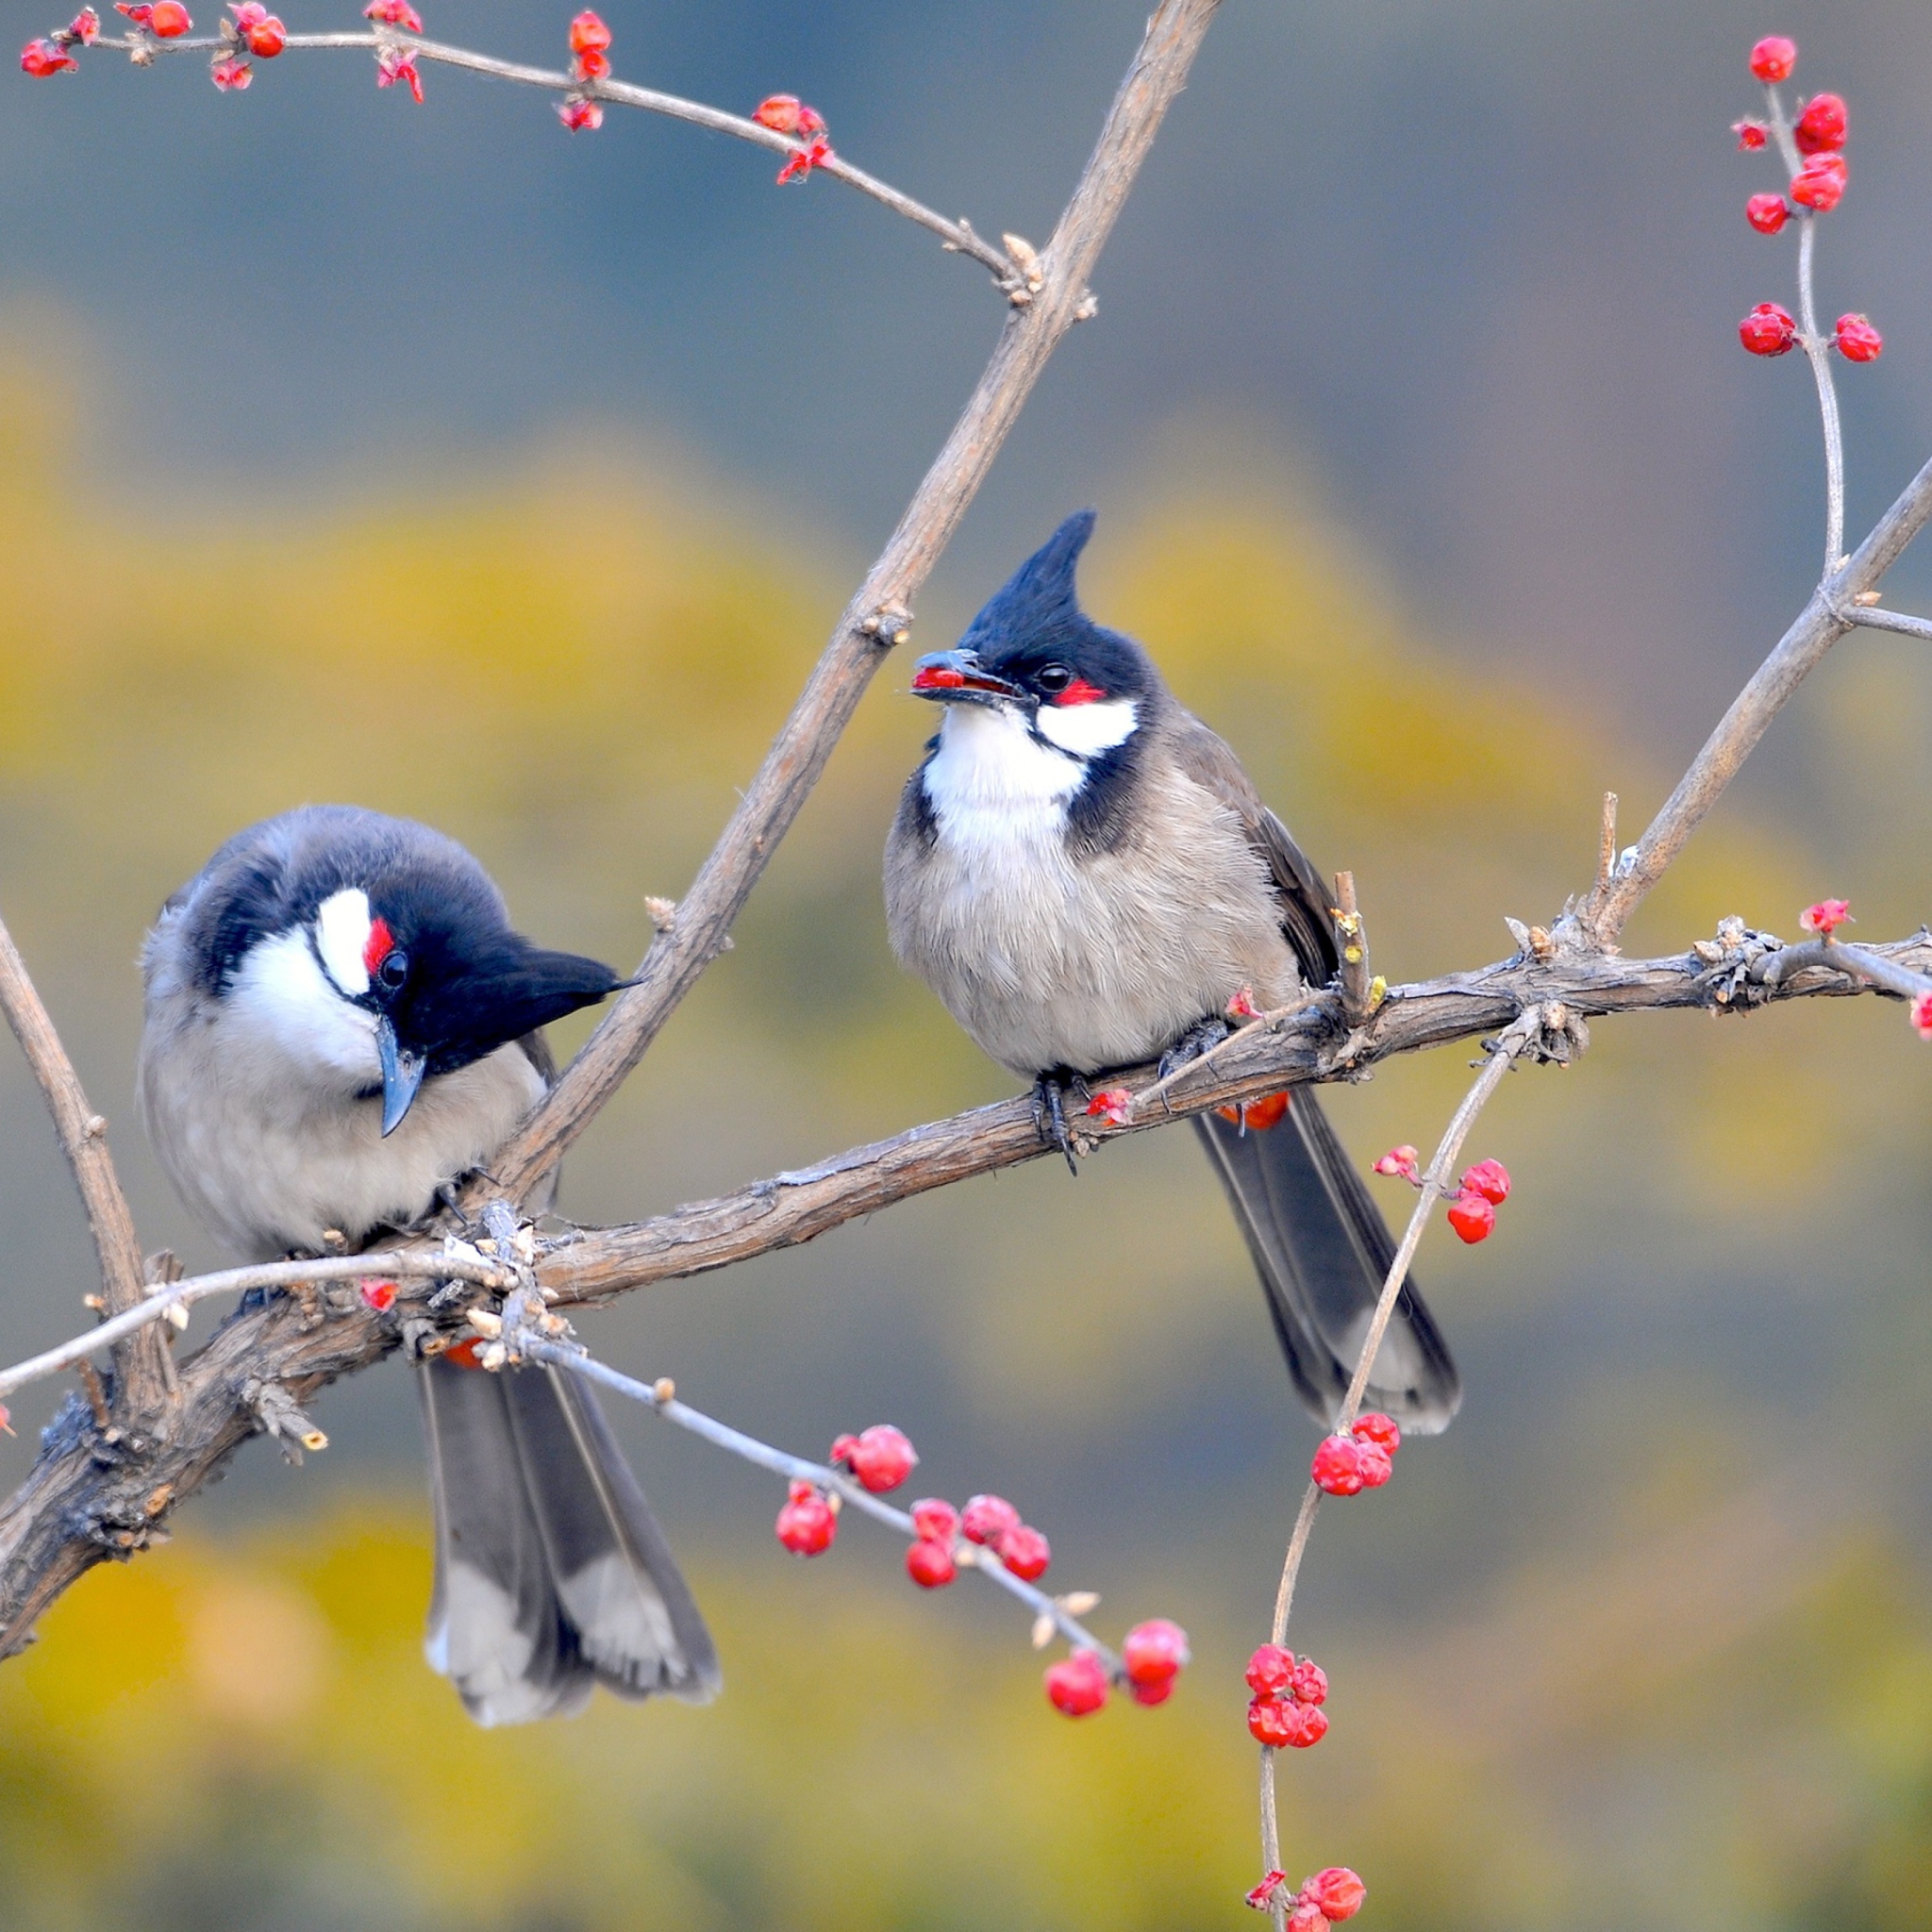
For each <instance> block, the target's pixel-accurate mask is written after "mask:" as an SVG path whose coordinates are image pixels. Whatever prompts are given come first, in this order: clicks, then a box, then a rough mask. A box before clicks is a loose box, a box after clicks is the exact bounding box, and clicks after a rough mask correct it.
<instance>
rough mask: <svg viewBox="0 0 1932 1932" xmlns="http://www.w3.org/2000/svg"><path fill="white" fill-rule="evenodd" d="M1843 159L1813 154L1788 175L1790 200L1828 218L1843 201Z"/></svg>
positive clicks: (1844, 170)
mask: <svg viewBox="0 0 1932 1932" xmlns="http://www.w3.org/2000/svg"><path fill="white" fill-rule="evenodd" d="M1845 180H1846V169H1845V158H1844V156H1842V155H1832V154H1824V155H1813V156H1812V157H1811V158H1810V159H1809V160H1807V162H1806V163H1805V165H1804V166H1803V167H1802V168H1800V169H1799V170H1798V172H1797V173H1796V174H1795V175H1792V176H1791V199H1792V200H1793V201H1795V202H1796V203H1797V204H1798V205H1799V206H1800V207H1801V208H1811V209H1814V210H1815V211H1816V212H1817V213H1819V214H1821V215H1828V214H1829V213H1830V212H1831V211H1832V209H1833V208H1836V207H1837V206H1838V205H1839V203H1840V202H1841V201H1842V200H1843V199H1844V198H1845Z"/></svg>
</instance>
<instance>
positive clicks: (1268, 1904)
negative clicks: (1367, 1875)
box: [1248, 1865, 1369, 1932]
mask: <svg viewBox="0 0 1932 1932" xmlns="http://www.w3.org/2000/svg"><path fill="white" fill-rule="evenodd" d="M1368 1895H1369V1888H1368V1887H1367V1886H1366V1885H1364V1884H1363V1883H1362V1882H1361V1880H1360V1879H1359V1878H1357V1876H1356V1875H1355V1874H1354V1873H1353V1872H1351V1871H1350V1870H1349V1869H1348V1867H1347V1866H1346V1865H1330V1866H1328V1867H1327V1868H1326V1869H1325V1870H1324V1871H1321V1872H1317V1873H1316V1874H1315V1875H1314V1876H1313V1877H1312V1878H1305V1879H1303V1880H1302V1882H1301V1886H1300V1888H1299V1890H1294V1891H1291V1890H1289V1885H1288V1874H1287V1873H1286V1872H1271V1873H1269V1874H1268V1875H1267V1876H1266V1877H1265V1878H1263V1879H1262V1881H1261V1882H1260V1884H1259V1885H1257V1886H1256V1888H1255V1889H1254V1890H1253V1891H1251V1892H1249V1894H1248V1903H1249V1904H1250V1905H1251V1906H1253V1907H1254V1908H1255V1909H1256V1910H1257V1912H1272V1911H1274V1909H1275V1908H1276V1907H1282V1908H1283V1909H1285V1910H1286V1911H1287V1913H1288V1924H1289V1928H1290V1932H1322V1927H1324V1925H1331V1924H1340V1923H1341V1921H1342V1920H1343V1919H1352V1918H1354V1917H1355V1915H1356V1914H1357V1912H1358V1911H1360V1910H1361V1908H1362V1901H1363V1900H1364V1899H1365V1898H1367V1897H1368Z"/></svg>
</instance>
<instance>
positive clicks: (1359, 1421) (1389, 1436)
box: [1349, 1408, 1402, 1456]
mask: <svg viewBox="0 0 1932 1932" xmlns="http://www.w3.org/2000/svg"><path fill="white" fill-rule="evenodd" d="M1349 1434H1350V1435H1352V1436H1353V1437H1354V1438H1355V1439H1356V1441H1357V1442H1379V1443H1380V1444H1381V1445H1382V1447H1383V1448H1384V1449H1386V1450H1388V1452H1389V1453H1390V1455H1391V1456H1393V1455H1394V1454H1395V1452H1396V1451H1397V1450H1398V1449H1400V1448H1401V1447H1402V1429H1401V1427H1400V1425H1399V1424H1397V1422H1396V1420H1395V1418H1394V1417H1393V1416H1392V1415H1384V1414H1383V1413H1382V1411H1381V1410H1380V1409H1379V1408H1372V1409H1370V1410H1369V1411H1368V1412H1367V1413H1366V1414H1363V1415H1358V1416H1357V1417H1356V1419H1355V1427H1354V1428H1352V1429H1351V1430H1350V1431H1349Z"/></svg>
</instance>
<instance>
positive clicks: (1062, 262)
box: [494, 0, 1219, 1200]
mask: <svg viewBox="0 0 1932 1932" xmlns="http://www.w3.org/2000/svg"><path fill="white" fill-rule="evenodd" d="M1218 6H1219V0H1161V4H1160V5H1159V6H1158V8H1156V9H1155V12H1154V15H1153V17H1152V18H1151V19H1150V20H1149V21H1148V23H1147V31H1146V36H1145V38H1144V39H1143V40H1142V42H1141V46H1140V48H1139V50H1138V51H1137V53H1136V54H1135V56H1134V60H1133V64H1132V65H1131V66H1130V67H1129V68H1128V69H1127V73H1126V77H1125V78H1124V80H1123V81H1122V83H1121V87H1120V92H1118V93H1117V94H1116V95H1115V97H1114V101H1113V106H1112V107H1111V108H1110V109H1109V110H1108V117H1107V121H1106V125H1104V126H1103V127H1102V129H1101V132H1100V139H1099V141H1098V142H1097V143H1096V144H1095V146H1094V149H1093V153H1092V155H1091V158H1089V160H1088V163H1087V166H1086V169H1085V171H1084V172H1083V173H1082V175H1081V176H1080V181H1079V185H1078V186H1077V187H1076V188H1075V189H1074V195H1073V199H1072V200H1071V201H1069V202H1068V204H1067V207H1066V211H1065V212H1064V213H1063V214H1062V215H1061V216H1060V219H1059V222H1058V225H1057V226H1056V227H1055V229H1054V232H1053V238H1052V240H1051V241H1050V242H1048V243H1047V245H1046V247H1045V249H1044V250H1043V251H1042V252H1041V257H1040V265H1039V275H1040V280H1041V287H1040V290H1039V292H1038V293H1037V294H1036V295H1035V296H1034V298H1033V300H1032V302H1031V303H1030V304H1028V305H1027V306H1026V307H1025V308H1018V309H1015V310H1014V311H1013V313H1012V314H1011V315H1010V316H1009V317H1008V322H1007V325H1006V327H1005V329H1004V330H1003V331H1002V332H1001V335H1000V340H999V343H998V346H997V347H996V348H995V349H994V350H993V354H992V359H991V362H990V363H988V365H987V368H986V373H985V374H984V375H982V376H981V377H980V379H979V385H978V387H977V388H976V389H975V390H974V393H973V396H972V399H971V400H970V401H969V402H968V403H967V405H966V408H965V411H964V413H963V414H962V415H961V416H960V418H959V420H958V423H957V424H956V425H954V428H953V433H952V434H951V436H949V437H948V438H947V439H946V443H945V447H944V448H943V449H941V452H940V454H939V456H938V458H936V459H935V460H934V462H933V465H932V467H931V469H929V470H928V471H927V472H926V474H925V477H924V481H923V482H922V483H921V484H920V486H919V489H918V491H917V492H916V493H915V494H914V496H913V498H912V501H911V503H910V504H909V505H908V507H907V509H906V513H905V515H904V516H903V517H902V518H901V519H900V521H899V526H898V528H897V529H896V530H894V531H893V533H892V536H891V541H889V542H888V543H887V545H886V548H885V551H884V554H883V555H882V556H881V557H880V558H879V559H878V561H877V562H876V563H875V564H874V565H873V567H872V570H871V571H870V572H869V573H868V574H867V576H866V579H865V582H864V583H863V584H861V585H860V586H859V589H858V594H857V595H856V596H855V597H854V598H853V600H852V602H851V603H850V604H849V605H848V606H847V607H846V609H845V612H844V614H843V616H842V617H841V619H840V621H839V625H838V628H837V629H836V630H835V631H834V632H833V634H832V639H831V641H830V643H829V644H827V645H826V647H825V651H824V656H823V657H822V658H820V659H819V661H818V664H817V666H816V668H815V669H814V670H813V672H812V674H811V676H810V678H809V680H808V682H807V684H806V687H805V691H804V692H803V693H802V694H801V696H800V697H799V699H798V702H797V704H796V705H795V706H794V707H793V708H792V711H791V717H790V718H788V719H787V720H786V722H785V724H784V727H783V729H781V730H780V732H779V733H778V736H777V739H776V741H774V744H773V746H772V748H771V750H770V751H769V752H767V753H766V755H765V760H764V762H763V764H761V765H760V766H759V767H758V775H757V776H756V777H754V778H753V780H752V782H751V784H750V786H749V787H748V788H747V789H746V791H745V793H744V797H743V799H742V801H741V804H740V805H739V808H738V809H737V811H736V812H735V813H733V815H732V818H731V822H730V824H727V825H726V826H725V828H724V834H723V836H722V837H721V838H720V839H719V841H718V843H717V845H716V846H715V847H714V848H713V849H712V852H711V855H710V857H709V858H707V859H706V861H705V863H704V866H703V867H702V869H701V870H700V871H699V873H698V875H697V877H696V878H695V879H693V880H692V882H691V890H690V891H688V892H687V893H686V894H685V895H684V897H683V898H682V899H681V900H680V901H679V902H678V908H677V918H676V921H675V924H674V925H673V926H672V928H671V929H670V930H669V931H660V932H659V933H658V936H657V938H656V940H655V941H654V942H653V943H652V945H651V948H650V950H649V951H648V952H647V953H646V954H645V955H644V959H643V964H642V966H641V968H640V969H639V973H638V978H637V984H636V985H635V986H634V987H633V988H632V989H631V991H628V992H625V993H624V994H622V995H620V997H619V998H618V1000H617V1002H616V1004H615V1005H614V1006H613V1007H612V1008H611V1010H610V1011H609V1013H608V1015H607V1016H606V1017H605V1019H604V1021H603V1023H602V1024H600V1025H599V1026H598V1028H597V1030H596V1032H595V1033H594V1034H592V1035H591V1039H590V1041H589V1042H588V1043H587V1044H586V1045H585V1047H584V1049H583V1051H582V1052H581V1053H580V1054H578V1055H577V1057H576V1058H575V1060H573V1061H572V1062H571V1064H570V1066H569V1067H568V1068H567V1069H566V1070H565V1072H564V1074H563V1077H562V1078H561V1079H560V1080H559V1081H558V1083H557V1086H556V1087H555V1088H554V1089H553V1090H552V1091H551V1093H550V1095H549V1097H548V1098H547V1099H546V1100H544V1101H543V1102H542V1103H541V1105H540V1106H539V1107H538V1108H537V1109H536V1111H535V1112H534V1113H532V1114H531V1116H530V1117H529V1118H528V1119H527V1120H526V1121H525V1123H524V1124H523V1125H522V1126H521V1127H520V1128H519V1129H518V1131H517V1133H516V1134H515V1135H514V1136H513V1137H512V1139H511V1140H510V1142H509V1144H508V1146H507V1147H506V1148H505V1149H504V1150H503V1152H502V1153H501V1154H500V1155H499V1156H498V1157H497V1158H496V1161H495V1163H494V1165H495V1170H496V1174H497V1175H498V1177H499V1182H500V1185H501V1186H502V1187H503V1188H504V1189H505V1190H506V1191H508V1193H509V1194H510V1195H511V1196H512V1197H513V1198H515V1199H518V1200H522V1199H524V1198H525V1197H526V1196H527V1195H528V1193H529V1191H530V1190H531V1189H532V1187H533V1186H534V1185H535V1184H536V1183H537V1181H538V1180H540V1179H541V1177H542V1175H544V1174H547V1173H548V1172H549V1171H550V1169H551V1168H552V1167H553V1166H554V1165H555V1164H556V1162H557V1159H558V1157H559V1156H560V1155H561V1154H562V1153H563V1152H564V1151H565V1149H566V1148H568V1147H569V1146H570V1144H571V1142H572V1141H575V1139H576V1137H577V1136H578V1135H579V1134H580V1133H582V1132H583V1130H584V1128H585V1127H586V1126H587V1125H589V1124H590V1123H591V1120H592V1119H594V1118H595V1116H596V1114H597V1112H598V1111H599V1109H600V1108H602V1107H603V1106H604V1104H605V1102H606V1101H608V1099H609V1098H610V1096H611V1095H612V1094H613V1093H614V1092H615V1091H617V1089H618V1087H619V1086H620V1085H621V1084H622V1083H623V1081H624V1079H625V1076H626V1075H627V1074H629V1073H630V1071H631V1069H632V1068H633V1067H635V1066H636V1065H637V1063H638V1061H639V1060H640V1059H641V1058H643V1055H644V1053H645V1051H646V1049H647V1048H648V1047H649V1046H650V1044H651V1042H652V1041H653V1040H655V1039H656V1038H657V1036H658V1030H659V1029H660V1028H661V1027H662V1026H663V1024H664V1023H665V1021H666V1020H668V1019H669V1018H670V1016H671V1014H672V1013H673V1012H674V1011H675V1008H677V1005H678V1003H679V1002H680V1001H681V1000H682V999H683V998H684V996H685V995H686V994H687V993H688V992H689V991H691V988H692V986H693V985H695V984H696V982H697V979H698V976H699V974H702V973H703V972H704V970H705V968H706V967H707V966H708V965H709V964H710V962H711V961H712V960H713V959H714V958H716V957H717V956H718V954H719V953H720V952H721V951H722V950H723V948H724V941H725V938H726V935H727V934H728V932H729V929H730V926H731V923H732V921H733V920H735V919H736V918H737V916H738V913H739V909H740V908H741V907H742V906H743V904H744V901H745V898H746V896H747V895H748V894H749V892H750V891H751V889H752V887H753V886H754V885H755V884H756V883H757V882H758V877H759V875H760V874H762V873H763V871H764V869H765V866H766V864H767V863H768V862H769V861H770V859H771V857H772V854H773V853H774V851H775V850H776V849H777V846H778V842H779V841H780V840H781V839H783V837H784V836H785V834H786V832H787V831H789V830H790V829H791V824H792V821H793V820H794V819H796V818H797V816H798V813H799V811H800V809H801V808H803V806H804V804H805V801H806V799H807V798H808V796H809V794H810V792H811V790H812V787H813V786H814V785H816V784H817V783H818V780H819V776H820V774H822V773H823V772H824V768H825V765H826V762H827V761H828V760H829V758H831V755H832V751H833V749H834V747H835V746H836V745H837V743H838V741H839V738H840V736H841V733H842V732H843V731H844V729H845V726H846V724H848V723H849V722H850V720H851V718H852V714H853V712H854V711H855V710H856V709H857V708H858V701H859V699H860V698H861V697H862V696H863V695H864V694H865V689H866V686H867V685H868V684H870V683H871V682H872V678H873V675H874V672H876V671H877V669H878V668H879V666H880V664H881V663H883V662H884V660H885V657H886V653H887V650H888V648H889V647H890V646H891V645H892V644H894V643H898V642H902V641H904V639H905V637H906V635H907V632H908V626H909V625H910V624H911V621H912V620H911V615H910V608H911V602H912V599H913V597H914V596H915V595H916V594H917V592H918V591H919V589H920V586H921V585H923V584H924V581H925V579H926V576H927V575H928V574H929V573H930V571H931V570H932V567H933V565H934V564H935V563H936V562H937V561H938V560H939V558H940V555H941V552H942V551H943V550H944V548H945V546H946V543H947V541H948V540H949V539H950V538H951V537H952V534H953V532H954V530H955V529H957V528H958V524H959V520H960V518H961V517H962V516H964V515H965V513H966V507H967V505H968V504H970V503H971V502H972V501H973V498H974V495H975V494H976V493H977V491H978V490H979V486H980V484H981V483H982V482H983V481H984V480H985V478H986V475H987V473H988V471H989V470H990V469H991V466H992V461H993V458H994V457H995V456H996V455H997V454H998V453H999V449H1000V446H1001V444H1002V443H1003V442H1004V441H1006V438H1007V434H1008V430H1010V429H1011V427H1012V425H1013V424H1014V422H1015V420H1016V419H1017V418H1018V416H1019V413H1020V410H1021V408H1022V407H1023V406H1024V403H1025V401H1026V398H1027V397H1028V395H1030V394H1031V393H1032V390H1033V385H1034V384H1035V382H1037V381H1038V380H1039V378H1040V375H1041V371H1042V370H1043V369H1044V368H1045V366H1046V363H1047V358H1049V357H1050V356H1051V355H1052V354H1053V352H1054V350H1055V348H1056V347H1057V346H1058V343H1059V341H1060V338H1061V337H1062V336H1064V335H1065V334H1066V332H1067V330H1068V329H1070V328H1071V327H1072V326H1073V325H1074V323H1075V322H1076V321H1077V320H1079V319H1080V317H1081V315H1082V313H1083V312H1085V311H1086V305H1087V300H1088V298H1087V295H1086V288H1087V281H1088V277H1089V276H1090V275H1091V273H1092V269H1093V265H1094V263H1095V261H1096V260H1098V258H1099V256H1100V251H1101V248H1102V246H1103V244H1104V243H1105V242H1106V241H1107V238H1108V234H1109V233H1110V232H1111V231H1112V228H1113V225H1114V222H1115V220H1116V218H1117V217H1118V216H1119V214H1120V211H1121V208H1122V206H1123V204H1124V202H1125V200H1126V197H1127V192H1128V191H1129V190H1130V189H1131V188H1132V186H1133V184H1134V179H1135V176H1136V175H1138V174H1139V173H1140V170H1141V162H1142V161H1144V160H1145V159H1146V158H1147V153H1148V150H1149V149H1150V148H1151V147H1152V145H1153V143H1154V138H1155V136H1156V134H1157V133H1158V131H1159V128H1160V124H1161V121H1162V119H1163V117H1164V116H1165V115H1166V112H1167V109H1168V108H1169V106H1170V105H1171V104H1172V102H1173V101H1174V96H1175V95H1176V94H1177V93H1179V92H1180V90H1181V88H1182V86H1183V84H1184V83H1185V81H1186V79H1187V75H1188V70H1189V68H1190V67H1191V65H1192V63H1193V59H1194V56H1195V54H1196V52H1197V51H1198V50H1199V48H1200V45H1201V42H1202V39H1203V37H1204V36H1205V35H1206V33H1207V31H1208V26H1209V25H1210V24H1211V23H1212V21H1213V19H1214V15H1215V12H1216V10H1217V8H1218Z"/></svg>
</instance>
